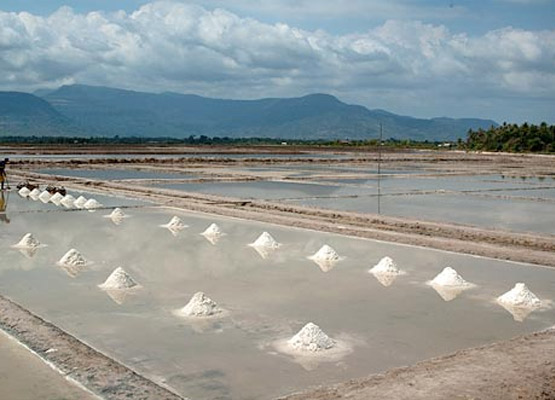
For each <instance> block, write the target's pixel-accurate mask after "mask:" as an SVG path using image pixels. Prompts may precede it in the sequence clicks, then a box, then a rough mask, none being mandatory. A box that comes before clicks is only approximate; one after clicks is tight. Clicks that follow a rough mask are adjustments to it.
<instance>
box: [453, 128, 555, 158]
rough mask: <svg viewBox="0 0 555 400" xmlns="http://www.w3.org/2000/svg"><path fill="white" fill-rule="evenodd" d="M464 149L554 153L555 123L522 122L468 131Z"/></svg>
mask: <svg viewBox="0 0 555 400" xmlns="http://www.w3.org/2000/svg"><path fill="white" fill-rule="evenodd" d="M464 147H465V149H466V150H478V151H506V152H513V153H520V152H543V153H555V125H547V123H545V122H542V123H541V124H539V125H534V124H528V123H526V122H525V123H523V124H522V125H518V124H507V123H506V122H505V123H503V125H500V126H497V127H493V126H492V127H491V128H489V129H488V130H483V129H478V130H477V131H473V130H472V129H471V130H469V131H468V138H467V140H466V143H464Z"/></svg>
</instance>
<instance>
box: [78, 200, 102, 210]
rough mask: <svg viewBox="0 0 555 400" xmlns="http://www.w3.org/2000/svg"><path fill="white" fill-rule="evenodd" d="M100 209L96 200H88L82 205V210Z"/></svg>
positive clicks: (99, 204) (100, 205)
mask: <svg viewBox="0 0 555 400" xmlns="http://www.w3.org/2000/svg"><path fill="white" fill-rule="evenodd" d="M100 207H102V204H101V203H99V202H98V201H96V199H88V200H87V201H86V202H85V204H83V208H86V209H87V210H89V211H91V210H95V209H97V208H100Z"/></svg>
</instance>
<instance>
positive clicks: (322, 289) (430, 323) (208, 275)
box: [0, 193, 555, 399]
mask: <svg viewBox="0 0 555 400" xmlns="http://www.w3.org/2000/svg"><path fill="white" fill-rule="evenodd" d="M85 196H86V197H92V195H91V194H87V193H85ZM94 197H95V198H97V199H98V200H99V201H101V202H102V203H103V204H106V205H109V206H111V207H113V206H121V205H123V203H125V201H123V200H121V199H117V198H108V197H101V196H97V195H96V194H95V195H94ZM110 201H112V203H110ZM26 210H34V211H37V212H24V211H26ZM40 210H44V211H51V210H59V211H58V212H40ZM8 213H9V215H10V218H11V223H10V224H5V225H2V229H0V251H2V254H3V257H2V259H1V261H0V293H2V294H4V295H7V296H9V297H10V298H12V299H14V300H15V301H16V302H18V303H20V304H22V305H23V306H25V307H28V308H29V309H30V310H31V311H33V312H34V313H37V314H38V315H39V316H41V317H44V318H46V319H47V320H49V321H52V322H53V323H55V324H57V325H59V326H60V327H61V328H62V329H65V330H66V331H68V332H70V333H72V334H74V335H76V336H77V337H78V338H80V339H82V340H84V341H86V342H87V343H90V344H91V345H92V346H94V347H95V348H97V349H99V350H100V351H102V352H103V353H105V354H107V355H109V356H112V357H114V358H116V359H118V360H120V361H122V362H124V363H125V364H127V365H129V366H130V367H132V368H134V369H136V370H137V371H140V372H141V373H143V374H145V375H146V376H150V377H162V378H163V379H165V381H166V384H167V385H169V386H171V387H172V388H174V389H175V390H176V391H178V392H179V393H181V394H183V395H184V396H188V397H191V398H202V399H271V398H275V397H277V396H278V395H283V394H287V393H291V392H293V391H297V390H301V389H304V388H307V387H309V386H311V385H319V384H331V383H334V382H340V381H343V380H345V379H349V378H355V377H361V376H364V375H367V374H370V373H372V372H378V371H383V370H385V369H388V368H391V367H395V366H401V365H407V364H410V363H414V362H417V361H419V360H423V359H426V358H429V357H434V356H438V355H440V354H444V353H446V352H450V351H454V350H457V349H460V348H466V347H470V346H477V345H482V344H486V343H491V342H494V341H498V340H502V339H507V338H510V337H514V336H516V335H519V334H523V333H526V332H532V331H536V330H540V329H543V328H547V327H549V326H552V325H553V324H554V323H555V310H553V308H549V309H546V310H535V311H533V312H532V313H530V314H529V315H527V316H525V318H523V320H522V321H515V319H513V315H511V313H510V312H508V311H507V310H505V309H504V308H503V307H501V306H500V305H499V304H497V303H496V301H495V299H496V297H497V296H499V295H500V294H502V293H505V292H506V291H507V290H509V289H510V288H512V287H513V286H514V284H515V282H525V283H526V285H527V286H528V287H529V288H530V290H531V291H532V292H534V293H535V294H536V295H537V296H538V297H539V298H541V299H542V301H543V300H544V299H545V300H550V299H551V300H553V297H554V295H553V287H555V270H553V269H547V268H539V267H532V266H524V265H518V264H512V263H507V262H503V261H493V260H488V259H483V258H476V257H470V256H461V255H455V254H449V253H444V252H439V251H434V250H426V249H418V248H413V247H407V246H400V245H394V244H386V243H378V242H374V241H367V240H360V239H354V238H348V237H343V236H338V235H332V234H326V233H318V232H312V231H305V230H295V229H287V228H282V227H278V226H272V225H267V224H263V223H256V222H247V221H240V220H235V219H227V218H222V217H216V216H209V215H200V214H192V213H185V212H180V211H178V210H174V209H171V210H166V209H159V208H136V209H133V218H129V219H126V221H125V223H124V224H122V225H119V226H116V225H114V224H108V223H106V220H105V218H103V214H104V213H98V212H97V213H89V212H88V211H86V210H84V211H63V209H60V208H57V207H55V206H54V205H52V204H42V203H41V202H40V201H39V202H33V201H30V200H27V199H23V198H20V197H19V196H12V197H11V198H10V203H9V204H8ZM173 215H178V216H179V217H180V218H181V219H182V220H183V221H184V222H185V223H186V224H187V225H189V228H188V229H186V230H183V231H182V233H181V234H180V235H179V236H176V237H173V236H172V235H168V234H163V233H164V232H163V231H161V230H160V229H159V228H158V225H160V224H164V223H166V222H167V221H168V220H169V219H170V218H171V217H172V216H173ZM211 223H217V225H218V226H219V227H220V228H221V230H222V231H223V232H225V233H226V235H224V236H222V237H221V240H220V241H219V242H218V243H217V244H216V245H213V244H211V243H209V242H208V241H207V240H206V239H205V238H204V237H203V236H201V235H200V233H201V232H203V231H204V230H205V229H206V227H207V226H209V225H210V224H211ZM264 231H268V232H270V233H271V234H272V236H274V237H275V238H277V239H279V242H280V243H281V244H282V245H281V247H280V248H279V249H278V251H276V252H274V253H273V254H272V257H269V258H266V259H264V258H261V257H260V256H259V255H258V254H256V252H254V251H252V249H251V248H250V247H249V246H248V243H252V242H253V241H254V240H256V238H257V237H258V236H259V235H260V233H261V232H264ZM27 232H33V234H35V235H36V236H37V237H39V238H40V241H41V242H43V243H47V244H48V246H47V247H44V248H41V249H40V250H39V251H38V252H37V253H36V254H35V255H34V256H33V257H30V258H27V257H24V256H23V255H22V254H21V253H20V252H19V251H18V250H17V249H13V248H11V245H12V244H14V243H17V242H18V241H19V240H20V239H21V237H22V236H23V235H24V234H25V233H27ZM323 244H328V245H330V246H332V247H333V248H334V249H335V250H336V251H337V252H338V253H339V254H340V255H341V256H344V257H345V258H344V259H343V260H341V262H339V263H337V265H336V266H335V267H334V268H333V269H332V270H329V271H327V272H325V273H324V272H323V271H322V270H321V269H320V268H318V266H317V265H315V264H314V263H313V262H312V261H311V260H308V259H307V255H311V254H314V253H316V252H317V251H318V250H319V249H320V248H321V247H322V245H323ZM70 248H76V249H79V250H80V251H82V252H83V254H85V255H86V256H87V258H88V259H91V260H94V264H92V265H90V266H89V267H88V268H87V269H86V270H84V271H82V272H81V273H80V274H78V275H77V276H75V277H73V278H72V277H70V276H68V274H67V273H65V272H64V271H63V270H61V269H60V268H59V267H58V266H56V261H58V259H59V258H60V256H61V255H63V254H64V253H65V252H66V251H67V250H68V249H70ZM386 255H387V256H389V257H391V258H392V259H393V260H395V262H396V263H397V264H398V265H399V266H401V268H402V270H403V271H404V272H406V274H405V275H403V276H400V277H399V279H397V280H396V281H395V283H393V284H392V285H390V286H382V284H381V283H380V282H378V281H377V280H376V279H375V278H374V277H373V276H372V274H369V273H368V268H369V266H371V264H374V263H376V262H378V261H379V260H380V259H382V258H383V257H384V256H386ZM446 265H449V266H452V267H453V268H455V269H456V270H457V271H458V272H459V273H460V274H461V275H462V276H463V277H464V279H465V280H467V281H468V282H472V283H475V284H476V285H477V286H476V288H474V289H473V290H469V291H465V292H463V293H461V294H460V295H459V296H458V297H457V298H455V299H453V300H451V301H444V300H443V299H442V298H441V297H440V296H438V294H437V293H436V292H435V290H434V289H433V288H431V287H430V286H428V285H426V283H425V282H427V281H429V280H431V279H433V278H434V276H435V275H437V273H438V272H439V271H441V269H442V268H443V267H444V266H446ZM117 266H122V267H123V268H124V269H125V271H127V272H128V273H129V274H130V275H131V276H132V277H133V279H135V280H136V281H137V282H139V283H140V285H141V289H140V290H136V291H132V292H131V293H125V295H122V296H120V293H118V296H115V295H114V293H111V292H109V291H105V290H101V289H100V288H98V286H97V285H98V284H101V283H102V282H104V281H105V280H106V278H107V277H108V276H109V275H110V274H111V273H112V271H113V270H114V269H115V267H117ZM200 291H202V292H204V293H206V294H207V295H208V296H209V297H210V298H211V299H214V300H215V301H217V303H218V305H219V306H221V307H222V309H225V310H226V315H225V316H223V317H222V318H214V319H210V318H202V319H200V320H199V321H196V320H191V319H186V318H180V317H177V316H176V315H174V313H173V312H174V311H175V310H176V309H179V308H182V307H183V306H184V305H185V304H187V303H188V302H189V300H190V299H191V297H192V296H193V295H194V294H195V293H197V292H200ZM68 299H71V301H68ZM310 321H312V322H315V323H316V324H317V325H319V326H320V327H321V328H322V329H323V330H324V332H325V333H326V334H327V335H328V336H329V337H330V338H332V339H334V340H340V341H344V342H345V343H347V344H348V345H349V348H350V349H351V350H350V351H349V352H348V353H345V354H344V355H342V356H341V358H340V359H333V361H332V359H330V360H323V361H318V362H315V363H311V364H310V368H307V366H306V365H305V364H302V363H301V362H299V360H297V359H296V358H295V357H293V356H290V355H288V354H284V353H280V352H278V351H275V350H274V349H273V347H272V343H274V342H275V341H280V340H281V341H283V340H285V341H287V340H289V339H290V338H292V337H293V336H294V335H295V334H296V333H298V331H299V330H300V329H301V328H302V327H303V326H304V325H305V324H306V323H307V322H310Z"/></svg>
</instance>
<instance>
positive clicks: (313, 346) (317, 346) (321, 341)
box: [287, 322, 335, 352]
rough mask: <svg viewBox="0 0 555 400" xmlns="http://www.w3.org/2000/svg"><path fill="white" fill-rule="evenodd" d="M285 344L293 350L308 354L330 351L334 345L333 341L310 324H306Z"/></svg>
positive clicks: (314, 325)
mask: <svg viewBox="0 0 555 400" xmlns="http://www.w3.org/2000/svg"><path fill="white" fill-rule="evenodd" d="M287 343H288V344H289V345H290V346H291V347H292V348H293V349H295V350H300V351H308V352H318V351H322V350H327V349H331V348H332V347H333V346H334V345H335V341H334V340H333V339H331V338H330V337H329V336H328V335H326V334H325V333H324V332H323V331H322V330H321V329H320V327H319V326H318V325H316V324H313V323H312V322H309V323H308V324H306V325H305V326H304V327H303V328H302V329H301V330H300V331H299V333H297V334H296V335H295V336H293V337H292V338H291V339H289V341H288V342H287Z"/></svg>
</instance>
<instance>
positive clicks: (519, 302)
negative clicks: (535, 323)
mask: <svg viewBox="0 0 555 400" xmlns="http://www.w3.org/2000/svg"><path fill="white" fill-rule="evenodd" d="M497 301H498V302H499V303H502V304H505V305H510V306H513V307H522V308H537V307H541V305H542V302H541V300H540V299H539V298H538V297H537V296H536V295H535V294H534V293H532V292H531V291H530V289H528V287H527V286H526V285H525V284H524V283H517V284H516V285H515V287H514V288H512V289H511V290H509V291H508V292H507V293H505V294H503V295H501V296H499V297H498V298H497Z"/></svg>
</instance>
